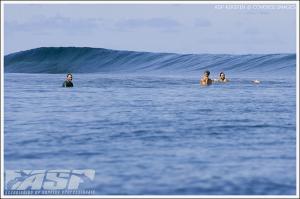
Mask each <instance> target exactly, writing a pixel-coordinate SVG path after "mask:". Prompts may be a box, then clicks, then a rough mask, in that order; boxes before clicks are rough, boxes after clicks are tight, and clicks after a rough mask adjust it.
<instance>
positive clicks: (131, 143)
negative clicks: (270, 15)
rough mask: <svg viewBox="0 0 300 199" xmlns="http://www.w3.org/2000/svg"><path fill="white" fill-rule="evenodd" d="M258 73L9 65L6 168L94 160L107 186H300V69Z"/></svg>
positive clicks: (287, 190) (281, 190)
mask: <svg viewBox="0 0 300 199" xmlns="http://www.w3.org/2000/svg"><path fill="white" fill-rule="evenodd" d="M270 60H272V59H270ZM294 64H295V63H294ZM19 65H21V63H19ZM275 65H276V64H275ZM282 65H284V64H281V66H282ZM278 66H280V64H278ZM267 69H268V68H267ZM269 69H272V68H269ZM284 70H287V69H284ZM179 71H180V70H179ZM232 71H238V70H234V69H232ZM270 71H271V70H270ZM287 71H290V72H288V73H291V74H295V73H293V71H295V66H294V68H291V67H290V68H289V69H288V70H287ZM225 72H227V71H225ZM250 72H251V75H252V76H253V77H257V76H260V78H259V79H260V80H261V81H262V82H261V84H252V83H251V80H252V79H253V77H248V76H246V75H242V76H240V75H231V73H230V72H229V73H226V74H227V76H228V77H229V78H230V79H231V82H229V83H227V84H215V85H212V86H209V87H200V85H199V84H198V81H199V76H200V75H201V73H200V72H199V73H198V72H196V73H194V75H190V74H189V73H181V72H178V71H177V75H171V74H169V75H167V74H161V75H147V74H144V73H123V74H122V73H119V74H115V73H106V74H104V73H94V74H82V73H74V76H73V78H74V85H75V87H74V88H62V87H60V86H61V84H62V82H63V80H64V78H65V74H43V73H39V74H38V73H37V74H22V73H5V79H4V81H5V85H4V86H5V90H4V100H5V101H4V117H5V118H4V121H5V124H4V143H5V144H4V152H5V153H4V166H5V169H95V170H96V176H95V181H94V183H93V184H92V187H90V188H93V189H95V190H96V194H100V195H103V194H133V195H135V194H147V195H149V194H150V195H156V194H159V195H164V194H176V195H186V194H188V195H198V194H199V195H219V194H220V195H227V194H231V195H236V194H243V195H252V194H262V195H265V194H284V195H286V194H287V195H289V194H295V193H296V87H295V86H296V80H295V77H294V76H291V77H288V76H284V77H282V76H281V75H280V71H279V73H278V75H276V76H270V75H268V73H266V72H264V73H262V72H261V71H260V70H259V69H256V70H252V71H251V70H250ZM285 72H286V71H285ZM255 74H256V75H255ZM285 74H286V73H285ZM212 76H213V77H217V76H216V74H215V73H212ZM263 76H265V77H263Z"/></svg>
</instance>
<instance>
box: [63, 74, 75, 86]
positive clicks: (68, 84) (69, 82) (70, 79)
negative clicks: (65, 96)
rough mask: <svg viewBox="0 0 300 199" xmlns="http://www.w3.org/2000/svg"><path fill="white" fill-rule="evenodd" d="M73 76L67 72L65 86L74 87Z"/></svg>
mask: <svg viewBox="0 0 300 199" xmlns="http://www.w3.org/2000/svg"><path fill="white" fill-rule="evenodd" d="M72 79H73V76H72V74H71V73H68V74H67V78H66V80H65V81H64V83H63V85H62V86H63V87H73V82H72Z"/></svg>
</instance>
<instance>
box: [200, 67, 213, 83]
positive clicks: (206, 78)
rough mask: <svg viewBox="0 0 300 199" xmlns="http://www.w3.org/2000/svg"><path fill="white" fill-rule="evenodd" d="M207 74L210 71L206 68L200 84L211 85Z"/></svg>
mask: <svg viewBox="0 0 300 199" xmlns="http://www.w3.org/2000/svg"><path fill="white" fill-rule="evenodd" d="M209 74H210V72H209V71H208V70H207V71H205V72H204V74H203V77H202V79H201V80H200V84H201V85H202V86H206V85H211V84H212V82H213V81H212V80H211V79H210V78H209Z"/></svg>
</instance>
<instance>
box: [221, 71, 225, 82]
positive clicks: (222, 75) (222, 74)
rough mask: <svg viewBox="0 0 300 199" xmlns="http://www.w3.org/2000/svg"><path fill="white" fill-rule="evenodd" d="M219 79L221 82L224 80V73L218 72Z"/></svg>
mask: <svg viewBox="0 0 300 199" xmlns="http://www.w3.org/2000/svg"><path fill="white" fill-rule="evenodd" d="M220 79H221V80H224V79H225V73H223V72H220Z"/></svg>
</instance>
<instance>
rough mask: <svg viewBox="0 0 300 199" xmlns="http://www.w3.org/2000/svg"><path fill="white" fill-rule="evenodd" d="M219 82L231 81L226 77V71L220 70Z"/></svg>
mask: <svg viewBox="0 0 300 199" xmlns="http://www.w3.org/2000/svg"><path fill="white" fill-rule="evenodd" d="M218 82H229V79H227V78H226V77H225V73H224V72H220V76H219V79H218Z"/></svg>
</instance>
